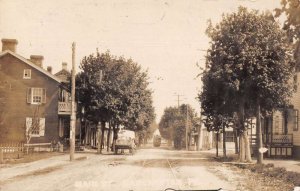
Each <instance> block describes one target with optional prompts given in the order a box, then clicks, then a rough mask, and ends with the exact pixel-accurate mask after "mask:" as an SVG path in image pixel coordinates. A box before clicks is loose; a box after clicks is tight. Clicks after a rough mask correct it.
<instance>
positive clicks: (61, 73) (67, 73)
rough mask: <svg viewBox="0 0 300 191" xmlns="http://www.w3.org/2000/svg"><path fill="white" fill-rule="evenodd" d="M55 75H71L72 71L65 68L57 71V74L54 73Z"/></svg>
mask: <svg viewBox="0 0 300 191" xmlns="http://www.w3.org/2000/svg"><path fill="white" fill-rule="evenodd" d="M54 75H55V76H60V75H64V76H67V77H68V76H71V73H70V72H69V71H67V70H65V69H62V70H61V71H59V72H57V73H56V74H54Z"/></svg>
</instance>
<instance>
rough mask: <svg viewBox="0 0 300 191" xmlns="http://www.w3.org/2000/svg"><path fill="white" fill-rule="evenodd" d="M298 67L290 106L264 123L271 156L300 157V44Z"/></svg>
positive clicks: (266, 119)
mask: <svg viewBox="0 0 300 191" xmlns="http://www.w3.org/2000/svg"><path fill="white" fill-rule="evenodd" d="M295 55H296V57H297V66H298V67H297V68H296V71H297V72H296V74H295V76H294V78H293V79H292V80H291V81H293V88H294V91H295V92H294V94H293V96H292V99H291V100H290V101H291V105H290V107H289V108H285V109H278V110H277V111H275V112H273V113H272V115H270V116H268V117H266V118H265V119H264V120H263V123H262V130H263V141H264V144H265V146H266V147H267V148H268V149H269V150H268V153H267V155H268V156H270V157H293V158H297V159H300V129H299V111H300V87H299V84H300V67H299V66H300V45H298V48H297V49H296V54H295Z"/></svg>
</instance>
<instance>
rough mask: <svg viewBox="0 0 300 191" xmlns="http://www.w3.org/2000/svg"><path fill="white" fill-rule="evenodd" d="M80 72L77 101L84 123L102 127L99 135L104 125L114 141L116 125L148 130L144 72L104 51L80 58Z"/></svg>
mask: <svg viewBox="0 0 300 191" xmlns="http://www.w3.org/2000/svg"><path fill="white" fill-rule="evenodd" d="M80 68H81V69H82V72H80V73H79V74H78V76H77V81H78V82H77V84H78V86H77V88H78V91H79V92H80V93H79V95H78V99H79V101H80V103H81V105H82V107H84V108H85V110H86V116H87V119H88V120H90V121H93V122H94V123H95V124H98V123H99V122H100V123H101V124H102V135H103V134H104V127H105V123H108V124H109V127H112V129H113V132H114V139H115V138H116V136H115V135H116V134H117V132H118V129H119V127H120V125H123V126H124V127H125V128H127V129H130V130H135V131H137V130H141V129H147V128H148V127H149V126H150V124H151V122H152V121H153V120H154V117H155V115H154V108H153V106H152V92H151V91H150V89H149V88H148V85H149V83H148V81H147V80H148V77H147V72H145V71H142V69H141V67H140V66H139V65H138V64H137V63H135V62H133V60H131V59H128V60H126V59H125V58H123V57H116V56H112V55H111V54H110V53H109V52H108V51H107V52H105V53H101V54H100V53H98V52H97V54H96V55H93V54H92V55H90V56H87V57H84V58H83V60H82V62H81V64H80ZM101 77H102V78H101ZM109 129H111V128H109ZM102 143H103V136H102V141H101V145H102Z"/></svg>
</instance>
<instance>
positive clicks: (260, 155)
mask: <svg viewBox="0 0 300 191" xmlns="http://www.w3.org/2000/svg"><path fill="white" fill-rule="evenodd" d="M260 115H261V114H260V104H259V103H257V111H256V143H257V144H256V146H257V164H262V163H263V153H261V152H259V149H260V148H262V131H261V121H260V119H261V118H260Z"/></svg>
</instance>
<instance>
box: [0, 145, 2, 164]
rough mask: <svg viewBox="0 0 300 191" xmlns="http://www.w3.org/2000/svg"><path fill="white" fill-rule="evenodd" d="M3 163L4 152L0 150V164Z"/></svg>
mask: <svg viewBox="0 0 300 191" xmlns="http://www.w3.org/2000/svg"><path fill="white" fill-rule="evenodd" d="M2 163H3V150H2V148H0V164H2Z"/></svg>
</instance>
